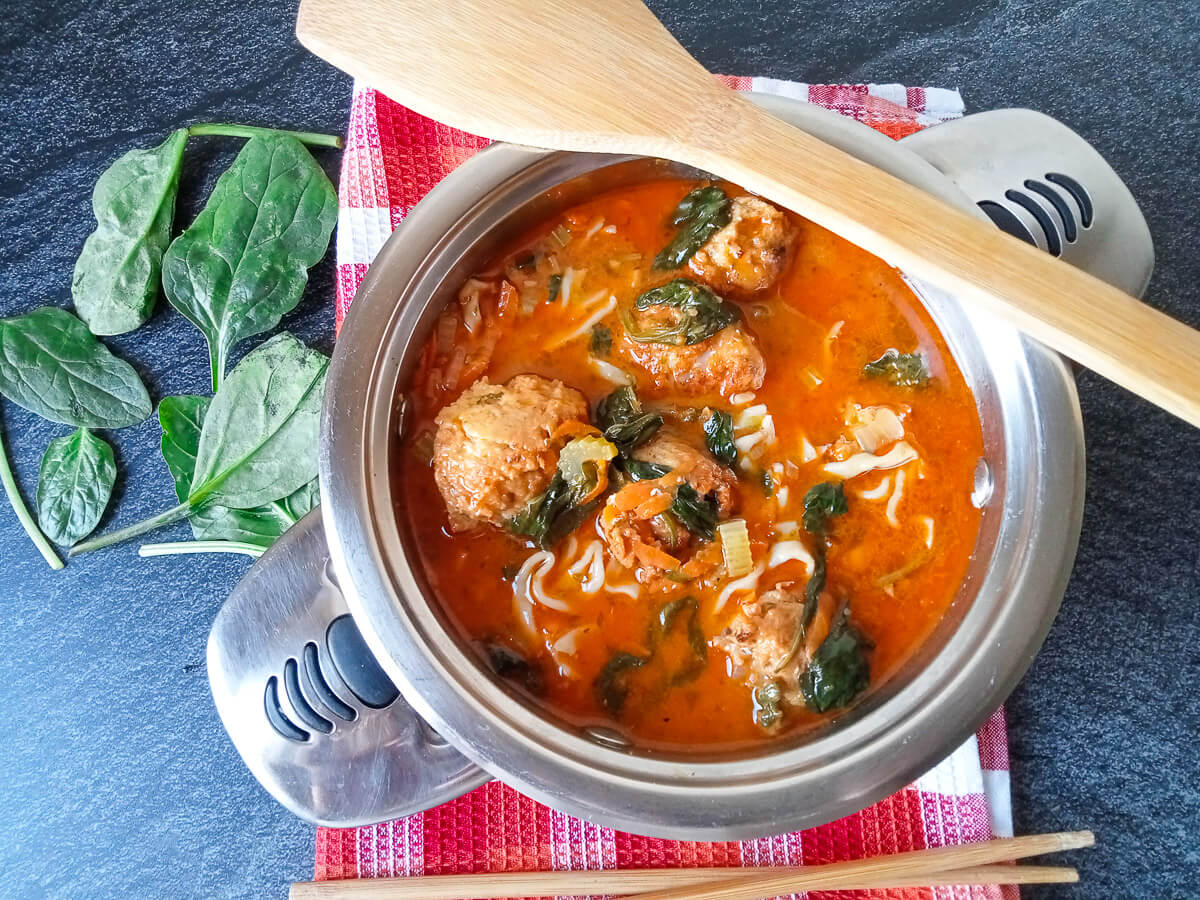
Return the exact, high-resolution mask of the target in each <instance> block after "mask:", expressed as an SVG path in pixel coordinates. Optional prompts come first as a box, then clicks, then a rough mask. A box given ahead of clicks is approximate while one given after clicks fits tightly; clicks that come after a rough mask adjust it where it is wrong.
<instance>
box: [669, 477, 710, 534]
mask: <svg viewBox="0 0 1200 900" xmlns="http://www.w3.org/2000/svg"><path fill="white" fill-rule="evenodd" d="M671 515H673V516H674V517H675V518H676V519H678V520H679V523H680V524H681V525H682V526H683V527H684V528H686V529H687V530H688V531H690V532H691V533H692V534H694V535H697V536H698V537H701V538H703V539H704V540H706V541H711V540H712V539H713V537H715V536H716V533H717V498H716V496H715V495H713V494H711V493H710V494H708V495H707V496H705V497H701V496H700V494H699V493H697V491H696V489H695V488H694V487H692V486H691V485H690V484H688V483H687V482H686V481H685V482H683V484H681V485H679V487H678V488H676V489H675V501H674V502H673V503H672V504H671Z"/></svg>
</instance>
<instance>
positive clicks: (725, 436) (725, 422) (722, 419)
mask: <svg viewBox="0 0 1200 900" xmlns="http://www.w3.org/2000/svg"><path fill="white" fill-rule="evenodd" d="M704 443H705V445H706V446H707V447H708V452H709V453H711V454H712V455H713V457H715V458H716V459H717V461H719V462H722V463H724V464H725V465H727V466H732V465H733V464H734V463H736V462H737V456H738V451H737V445H736V444H734V442H733V416H731V415H730V414H729V413H727V412H724V411H722V410H719V409H714V410H713V411H712V412H711V413H710V414H709V416H708V418H707V419H705V420H704ZM768 477H770V476H768ZM768 496H770V495H769V494H768Z"/></svg>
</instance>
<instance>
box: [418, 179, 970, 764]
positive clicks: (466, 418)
mask: <svg viewBox="0 0 1200 900" xmlns="http://www.w3.org/2000/svg"><path fill="white" fill-rule="evenodd" d="M408 399H409V407H408V408H409V412H410V414H411V416H412V418H411V419H410V420H409V422H408V423H407V424H408V431H407V432H406V437H405V444H406V446H405V448H404V450H405V452H403V453H402V454H400V455H399V457H398V459H399V466H400V473H401V483H402V485H403V490H402V493H401V494H400V495H399V496H398V498H397V506H398V510H399V511H400V514H401V515H403V516H405V517H406V518H407V520H408V522H409V523H410V526H411V528H412V530H413V531H414V533H415V536H416V543H417V546H418V548H419V552H420V554H421V558H422V563H423V566H424V570H425V573H426V575H427V577H428V580H429V582H430V584H431V587H432V588H433V590H434V592H435V593H436V595H437V597H438V599H439V601H440V602H441V604H443V606H444V607H445V609H446V611H447V612H448V614H449V618H450V619H451V620H452V622H453V623H454V624H455V626H456V627H457V628H458V629H460V630H461V632H462V634H463V636H464V638H465V639H466V640H467V641H468V642H470V643H471V644H472V645H473V646H475V647H476V648H477V651H478V654H479V659H480V663H481V665H482V666H485V667H487V668H490V669H491V671H492V672H493V673H494V674H495V676H496V677H497V678H501V679H504V680H505V681H506V682H507V683H509V684H510V685H512V687H513V688H514V689H515V690H519V691H521V692H523V693H525V694H527V695H528V696H530V697H532V698H533V699H534V702H536V703H541V704H544V705H545V706H546V707H547V708H548V709H549V710H550V711H552V712H553V713H554V714H556V715H558V716H560V717H563V718H565V719H567V720H569V721H572V722H575V723H577V724H580V725H588V724H602V725H604V726H606V727H608V728H610V729H616V730H618V731H620V732H623V733H625V734H626V735H628V736H629V737H630V738H631V739H632V740H634V741H636V742H638V743H639V744H642V745H644V746H656V747H667V748H672V747H673V748H676V749H687V748H704V749H715V748H718V747H720V748H731V747H736V746H741V745H745V744H748V743H752V742H755V741H759V740H763V739H768V738H772V737H775V736H778V735H782V734H787V733H793V732H795V731H797V730H799V729H803V728H806V727H811V726H813V725H815V724H818V723H820V722H821V721H823V720H825V719H826V718H828V717H829V716H830V715H836V714H837V712H838V711H839V710H843V709H845V708H847V707H849V706H851V705H853V704H854V703H856V702H857V701H859V700H860V699H861V698H862V697H863V696H864V695H865V694H866V693H868V692H869V691H871V690H873V689H875V688H877V687H878V686H879V685H880V684H882V683H883V682H885V681H886V680H887V679H888V678H889V677H890V676H891V675H892V674H893V673H894V672H895V671H896V670H897V669H898V668H899V667H900V666H901V665H903V664H904V662H905V661H906V660H907V659H909V658H910V657H911V656H912V655H913V653H914V652H915V651H916V649H917V648H918V647H919V646H920V644H921V643H922V641H923V640H924V639H925V638H926V637H927V636H928V634H929V633H930V631H931V630H932V629H933V627H934V626H935V625H936V624H937V622H938V620H939V619H940V618H941V617H942V615H943V614H944V613H945V611H946V609H947V607H948V606H949V604H950V603H951V601H952V600H953V598H954V595H955V593H956V591H957V589H958V586H959V583H960V582H961V581H962V578H963V576H964V574H965V572H966V568H967V563H968V560H969V557H970V555H971V551H972V548H973V546H974V542H975V536H976V532H977V530H978V525H979V513H978V511H977V510H976V509H975V508H974V507H973V506H972V505H971V502H970V495H971V489H972V483H973V473H974V469H975V464H976V462H977V460H978V459H979V458H980V456H981V455H982V436H981V431H980V425H979V421H978V417H977V414H976V409H975V403H974V398H973V397H972V395H971V392H970V390H969V389H968V387H967V385H966V383H965V381H964V379H963V377H962V375H961V373H960V372H959V369H958V367H957V366H956V365H955V362H954V360H953V359H952V358H951V356H950V353H949V351H948V349H947V347H946V344H945V342H944V340H943V339H942V337H941V336H940V335H939V334H938V332H937V330H936V328H935V327H934V325H933V322H932V320H931V319H930V317H929V315H928V314H927V313H926V311H925V310H924V309H923V308H922V306H921V305H920V303H919V302H918V301H917V299H916V297H915V296H914V295H913V294H912V292H911V291H910V290H909V288H908V287H907V286H906V285H905V283H904V281H903V279H902V277H901V276H900V274H899V273H898V272H896V271H895V270H893V269H891V268H889V267H888V266H887V265H885V264H884V263H882V262H881V261H880V260H878V259H875V258H874V257H871V256H870V255H868V254H866V253H864V252H863V251H861V250H859V249H858V248H856V247H854V246H852V245H851V244H849V243H847V242H846V241H844V240H842V239H840V238H838V237H836V236H834V235H832V234H830V233H829V232H827V231H825V230H823V229H821V228H819V227H817V226H816V225H813V224H812V223H811V222H808V221H806V220H804V219H801V218H800V217H798V216H795V215H793V214H791V213H789V212H785V211H782V210H780V209H777V208H775V207H774V206H772V205H771V204H769V203H767V202H765V201H763V200H761V199H759V198H757V197H752V196H748V195H746V193H745V192H744V191H741V190H739V189H737V188H736V187H734V186H732V185H728V184H709V183H697V182H687V181H681V180H677V179H663V180H659V181H654V182H649V183H646V184H641V185H637V186H634V187H628V188H622V189H619V190H615V191H612V192H609V193H606V194H602V195H599V196H597V197H595V198H593V199H592V200H590V201H588V202H586V203H583V204H582V205H580V206H578V207H576V208H574V209H572V210H570V211H568V212H566V213H565V214H563V215H561V216H557V217H555V218H554V219H552V220H549V221H547V222H545V223H543V224H542V225H541V226H540V227H539V228H537V229H535V230H533V231H532V232H530V233H528V234H527V235H525V236H524V237H523V238H522V239H521V240H519V241H518V242H516V243H514V244H513V245H512V246H511V247H510V248H509V250H508V252H507V253H506V254H505V255H503V256H501V257H499V258H497V259H496V260H495V261H494V262H493V263H492V264H491V265H490V266H489V267H488V268H487V269H486V270H484V271H481V272H479V273H477V274H476V276H475V277H474V278H471V279H470V280H469V281H467V283H466V284H465V285H463V287H462V289H461V291H460V293H459V295H458V301H457V302H456V303H451V304H450V306H449V307H448V308H447V309H446V310H445V311H444V312H443V313H442V314H441V317H440V319H439V320H438V322H437V324H436V325H435V327H434V331H433V334H432V335H431V336H430V338H429V340H428V343H427V344H426V346H425V349H424V356H423V357H422V361H421V365H420V367H419V369H418V371H417V373H416V374H415V376H414V382H413V384H412V385H411V390H410V392H409V398H408Z"/></svg>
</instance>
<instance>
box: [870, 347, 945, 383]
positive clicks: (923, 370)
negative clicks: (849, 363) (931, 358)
mask: <svg viewBox="0 0 1200 900" xmlns="http://www.w3.org/2000/svg"><path fill="white" fill-rule="evenodd" d="M863 374H864V375H867V376H869V377H871V378H884V379H887V381H888V382H889V383H891V384H893V385H895V386H896V387H923V386H924V385H926V384H928V383H929V379H930V375H929V368H928V366H926V365H925V357H924V356H922V355H921V354H920V353H901V352H899V351H898V350H895V349H892V350H888V351H887V352H886V353H884V354H883V356H881V357H879V359H876V360H873V361H872V362H869V363H867V364H866V365H865V366H863Z"/></svg>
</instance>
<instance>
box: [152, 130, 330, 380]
mask: <svg viewBox="0 0 1200 900" xmlns="http://www.w3.org/2000/svg"><path fill="white" fill-rule="evenodd" d="M336 220H337V194H336V193H335V192H334V189H333V185H332V184H330V183H329V179H328V178H327V177H326V175H325V172H324V171H323V170H322V169H321V167H320V166H319V165H317V163H316V162H315V161H314V160H313V158H312V156H311V155H309V152H308V151H307V150H305V149H304V146H303V145H302V144H301V143H300V142H299V141H297V140H296V139H295V138H292V137H288V136H286V135H271V136H265V137H254V138H251V139H250V140H249V141H247V142H246V145H245V146H244V147H243V148H242V151H241V153H239V154H238V156H237V159H235V160H234V161H233V165H231V166H230V167H229V169H228V170H227V171H226V172H225V173H224V174H223V175H222V176H221V177H220V179H219V180H218V181H217V186H216V187H215V188H214V189H213V192H212V196H210V197H209V198H208V203H207V204H206V205H205V207H204V210H203V211H202V212H201V213H200V215H198V216H197V217H196V221H194V222H193V223H192V224H191V225H190V226H189V227H188V229H187V230H186V231H185V232H184V233H183V234H181V235H180V236H179V237H177V238H176V239H175V240H174V241H173V242H172V243H171V246H170V247H169V248H168V250H167V253H166V256H165V258H164V259H163V288H164V290H165V291H166V294H167V299H168V300H169V301H170V302H171V305H172V306H174V307H175V308H176V309H177V310H179V311H180V312H181V313H183V314H184V315H185V316H187V318H189V319H190V320H191V321H192V322H193V323H195V325H196V327H197V328H199V329H200V330H201V331H202V332H203V333H204V336H205V338H206V339H207V340H208V347H209V360H210V364H211V368H212V383H213V390H214V391H216V390H217V388H218V387H219V386H220V384H221V380H222V379H223V378H224V375H225V367H226V361H227V359H228V356H229V352H230V350H232V349H233V347H234V346H235V345H236V344H238V343H239V342H240V341H242V340H244V339H245V338H248V337H250V336H252V335H255V334H261V333H262V332H264V331H267V330H269V329H271V328H274V327H275V326H276V325H278V324H279V320H280V318H281V317H282V316H283V315H284V313H287V312H289V311H291V310H292V309H293V308H294V307H295V306H296V304H297V302H299V300H300V295H301V294H302V293H303V292H304V285H305V284H306V283H307V281H308V268H309V267H310V266H312V265H314V264H315V263H316V262H317V261H318V260H320V259H321V257H322V256H324V255H325V250H326V248H327V247H328V246H329V235H330V233H331V232H332V231H333V225H334V222H335V221H336Z"/></svg>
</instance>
